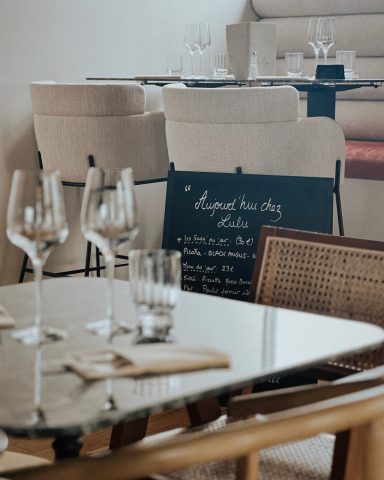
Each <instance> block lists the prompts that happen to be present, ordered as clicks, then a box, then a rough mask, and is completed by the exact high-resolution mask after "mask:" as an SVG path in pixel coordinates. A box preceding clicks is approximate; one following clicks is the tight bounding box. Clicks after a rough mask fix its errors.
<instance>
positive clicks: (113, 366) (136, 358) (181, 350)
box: [66, 343, 229, 380]
mask: <svg viewBox="0 0 384 480" xmlns="http://www.w3.org/2000/svg"><path fill="white" fill-rule="evenodd" d="M66 366H67V367H68V368H70V369H71V370H73V371H75V372H76V373H77V374H78V375H80V376H81V377H83V378H84V379H85V380H100V379H102V378H107V377H124V376H127V377H136V376H139V375H147V374H148V375H149V374H166V373H177V372H187V371H190V370H203V369H206V368H226V367H229V357H228V355H226V354H225V353H222V352H218V351H216V350H211V349H208V348H196V347H186V346H181V345H175V344H169V343H158V344H149V345H133V346H131V347H129V348H127V349H125V350H122V349H114V350H110V351H108V350H102V351H96V352H89V353H85V354H73V355H71V356H70V357H69V358H68V361H67V362H66Z"/></svg>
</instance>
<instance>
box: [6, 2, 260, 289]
mask: <svg viewBox="0 0 384 480" xmlns="http://www.w3.org/2000/svg"><path fill="white" fill-rule="evenodd" d="M255 18H256V16H255V14H254V13H253V11H252V10H251V7H250V2H249V1H248V0H0V59H1V69H0V112H1V113H0V172H1V173H0V283H3V284H4V283H12V282H14V281H16V280H17V273H18V270H19V268H20V262H21V253H20V251H18V250H16V249H15V248H14V247H13V246H11V245H10V244H9V242H8V241H7V240H6V236H5V210H6V204H7V198H8V193H9V192H8V191H9V183H10V176H11V173H12V171H13V170H14V169H15V168H17V167H19V168H20V167H21V166H25V167H30V166H32V165H33V164H34V162H35V158H36V151H35V140H34V133H33V124H32V116H31V105H30V99H29V91H28V84H29V82H31V81H33V80H47V79H49V80H54V81H58V82H62V81H69V82H70V81H83V80H84V79H85V78H86V77H88V76H129V75H133V74H151V73H163V72H164V69H165V62H166V55H167V52H171V51H180V52H183V49H184V47H183V30H184V26H185V25H186V24H187V23H194V22H209V23H210V25H211V29H212V50H213V49H215V50H216V49H217V50H223V49H224V48H225V25H226V24H228V23H236V22H239V21H246V20H254V19H255ZM185 57H186V56H185ZM186 60H187V57H186Z"/></svg>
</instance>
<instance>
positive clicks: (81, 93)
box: [30, 82, 168, 182]
mask: <svg viewBox="0 0 384 480" xmlns="http://www.w3.org/2000/svg"><path fill="white" fill-rule="evenodd" d="M30 92H31V99H32V110H33V113H34V125H35V132H36V138H37V145H38V148H39V150H40V152H41V156H42V160H43V166H44V169H49V170H51V169H57V170H60V171H61V173H62V178H63V180H64V181H68V182H84V181H85V177H86V172H87V168H88V160H87V157H88V155H93V156H94V158H95V162H96V165H97V166H100V167H105V168H108V167H115V168H116V167H125V166H131V167H133V171H134V178H135V180H136V181H143V180H151V179H156V178H164V177H166V176H167V170H168V154H167V146H166V140H165V128H164V124H165V120H164V115H163V113H162V112H150V113H146V112H145V93H144V89H143V87H142V86H140V85H139V84H135V83H133V84H56V83H51V82H39V83H32V84H31V86H30Z"/></svg>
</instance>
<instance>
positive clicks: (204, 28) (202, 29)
mask: <svg viewBox="0 0 384 480" xmlns="http://www.w3.org/2000/svg"><path fill="white" fill-rule="evenodd" d="M198 27H199V41H198V43H197V44H196V46H197V50H198V52H199V55H200V64H199V77H200V78H203V53H204V50H205V49H206V48H207V47H209V46H210V45H211V31H210V28H209V23H199V25H198Z"/></svg>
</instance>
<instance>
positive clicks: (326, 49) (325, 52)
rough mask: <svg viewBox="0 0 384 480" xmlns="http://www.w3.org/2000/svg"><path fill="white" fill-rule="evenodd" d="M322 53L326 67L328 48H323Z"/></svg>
mask: <svg viewBox="0 0 384 480" xmlns="http://www.w3.org/2000/svg"><path fill="white" fill-rule="evenodd" d="M323 53H324V64H325V65H327V64H328V48H324V49H323Z"/></svg>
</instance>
